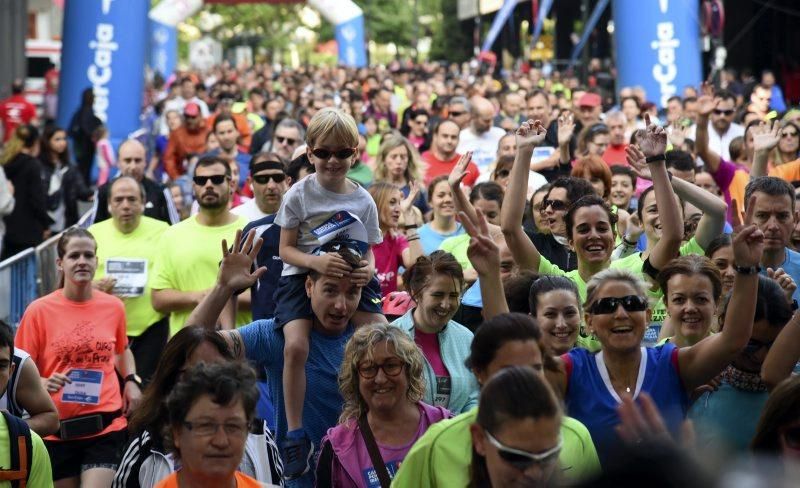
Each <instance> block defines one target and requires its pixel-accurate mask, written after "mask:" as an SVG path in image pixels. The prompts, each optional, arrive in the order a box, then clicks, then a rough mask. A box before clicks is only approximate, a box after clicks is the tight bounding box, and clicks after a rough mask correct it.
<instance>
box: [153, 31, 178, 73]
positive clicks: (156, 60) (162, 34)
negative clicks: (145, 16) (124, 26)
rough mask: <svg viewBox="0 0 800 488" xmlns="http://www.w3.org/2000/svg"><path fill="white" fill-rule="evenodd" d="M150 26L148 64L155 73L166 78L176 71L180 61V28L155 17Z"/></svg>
mask: <svg viewBox="0 0 800 488" xmlns="http://www.w3.org/2000/svg"><path fill="white" fill-rule="evenodd" d="M148 23H149V26H150V59H149V60H148V64H149V66H150V69H151V70H153V72H154V73H160V74H161V76H163V77H164V78H168V77H169V75H171V74H172V72H173V71H175V66H176V65H177V62H178V59H177V58H178V29H176V28H175V27H173V26H170V25H166V24H162V23H161V22H158V21H155V20H153V19H150V20H149V22H148Z"/></svg>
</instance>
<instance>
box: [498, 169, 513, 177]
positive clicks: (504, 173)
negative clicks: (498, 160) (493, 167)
mask: <svg viewBox="0 0 800 488" xmlns="http://www.w3.org/2000/svg"><path fill="white" fill-rule="evenodd" d="M509 174H511V173H510V172H509V171H508V170H507V169H501V170H500V171H498V172H497V173H496V176H497V177H498V178H508V175H509Z"/></svg>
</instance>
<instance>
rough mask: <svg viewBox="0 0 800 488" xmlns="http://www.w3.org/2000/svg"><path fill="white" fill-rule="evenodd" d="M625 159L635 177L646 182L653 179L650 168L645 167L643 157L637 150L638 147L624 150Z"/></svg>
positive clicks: (645, 162)
mask: <svg viewBox="0 0 800 488" xmlns="http://www.w3.org/2000/svg"><path fill="white" fill-rule="evenodd" d="M625 159H627V160H628V164H629V165H630V167H631V169H633V171H634V172H635V173H636V176H638V177H639V178H644V179H645V180H648V181H649V180H652V179H653V178H652V176H651V174H650V168H648V167H647V161H646V159H645V155H644V153H643V152H642V150H641V149H639V146H635V145H630V146H628V147H627V148H625Z"/></svg>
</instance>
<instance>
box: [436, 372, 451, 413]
mask: <svg viewBox="0 0 800 488" xmlns="http://www.w3.org/2000/svg"><path fill="white" fill-rule="evenodd" d="M452 388H453V379H452V378H450V377H449V376H437V377H436V394H435V395H434V397H433V405H434V406H436V407H445V408H447V406H448V405H450V392H451V391H452Z"/></svg>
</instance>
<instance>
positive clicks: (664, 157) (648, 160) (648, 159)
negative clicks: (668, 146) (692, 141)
mask: <svg viewBox="0 0 800 488" xmlns="http://www.w3.org/2000/svg"><path fill="white" fill-rule="evenodd" d="M666 160H667V155H666V154H656V155H655V156H647V157H646V158H645V159H644V161H645V162H646V163H648V164H650V163H655V162H656V161H666Z"/></svg>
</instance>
